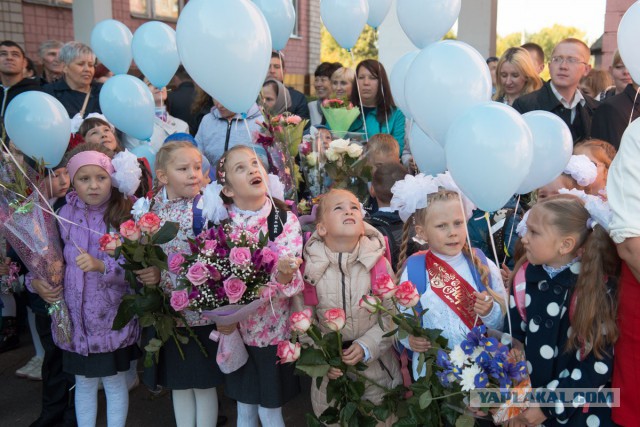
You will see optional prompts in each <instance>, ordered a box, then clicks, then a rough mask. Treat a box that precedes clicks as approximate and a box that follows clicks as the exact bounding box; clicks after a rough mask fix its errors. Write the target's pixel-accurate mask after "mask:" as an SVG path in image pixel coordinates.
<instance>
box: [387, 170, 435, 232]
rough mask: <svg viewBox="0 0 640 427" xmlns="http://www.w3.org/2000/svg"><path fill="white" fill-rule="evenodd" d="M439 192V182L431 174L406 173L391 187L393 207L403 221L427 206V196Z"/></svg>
mask: <svg viewBox="0 0 640 427" xmlns="http://www.w3.org/2000/svg"><path fill="white" fill-rule="evenodd" d="M436 192H438V183H437V182H436V180H435V178H433V177H432V176H431V175H424V174H422V173H421V174H418V175H416V176H413V175H406V176H405V177H404V179H403V180H401V181H398V182H396V183H395V184H393V187H391V193H393V197H392V198H391V208H392V209H393V210H396V211H398V213H399V215H400V219H402V221H403V222H407V220H408V219H409V218H410V217H411V215H413V214H414V213H415V211H417V210H418V209H424V208H426V207H427V196H428V195H429V194H432V193H436Z"/></svg>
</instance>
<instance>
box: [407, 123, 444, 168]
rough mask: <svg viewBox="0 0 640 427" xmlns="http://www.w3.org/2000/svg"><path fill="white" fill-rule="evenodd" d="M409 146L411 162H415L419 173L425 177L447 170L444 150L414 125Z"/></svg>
mask: <svg viewBox="0 0 640 427" xmlns="http://www.w3.org/2000/svg"><path fill="white" fill-rule="evenodd" d="M409 145H410V147H411V154H412V155H413V160H415V162H416V165H417V166H418V170H419V171H420V172H422V173H424V174H426V175H437V174H439V173H443V172H444V171H446V170H447V162H446V160H445V155H444V148H442V146H441V145H440V144H438V143H437V142H436V141H434V140H433V138H431V137H430V136H429V135H427V134H426V133H424V132H423V131H422V129H420V127H419V126H416V125H415V123H414V124H413V126H412V127H411V139H410V140H409Z"/></svg>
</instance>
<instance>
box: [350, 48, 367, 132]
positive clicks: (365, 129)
mask: <svg viewBox="0 0 640 427" xmlns="http://www.w3.org/2000/svg"><path fill="white" fill-rule="evenodd" d="M347 51H348V52H349V53H351V60H352V61H353V63H354V64H355V62H356V58H355V56H354V55H353V51H352V50H351V49H347ZM356 90H357V91H358V99H359V100H360V113H361V114H362V126H363V127H364V139H365V141H368V140H369V132H367V121H366V118H365V116H364V105H362V94H361V93H360V83H359V82H358V75H356Z"/></svg>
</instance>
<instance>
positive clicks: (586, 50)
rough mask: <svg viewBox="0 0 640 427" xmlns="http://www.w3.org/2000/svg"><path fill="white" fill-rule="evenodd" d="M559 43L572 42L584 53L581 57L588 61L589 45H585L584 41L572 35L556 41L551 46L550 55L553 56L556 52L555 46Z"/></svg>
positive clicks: (589, 55) (589, 54)
mask: <svg viewBox="0 0 640 427" xmlns="http://www.w3.org/2000/svg"><path fill="white" fill-rule="evenodd" d="M561 44H572V45H575V46H578V47H579V48H580V50H582V54H583V55H584V56H583V58H582V59H584V61H585V62H589V58H590V57H591V49H589V46H587V44H586V43H585V42H583V41H582V40H580V39H576V38H574V37H569V38H566V39H564V40H562V41H561V42H560V43H558V44H557V45H556V46H555V47H554V48H553V51H552V52H551V56H553V55H554V54H555V53H556V48H557V47H558V46H560V45H561Z"/></svg>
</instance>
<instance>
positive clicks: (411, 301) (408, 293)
mask: <svg viewBox="0 0 640 427" xmlns="http://www.w3.org/2000/svg"><path fill="white" fill-rule="evenodd" d="M396 300H397V301H398V304H400V305H401V306H403V307H406V308H411V307H415V306H416V305H417V304H418V301H420V294H418V290H417V289H416V287H415V286H414V285H413V283H411V282H410V281H408V280H405V281H404V282H402V283H400V285H399V286H398V288H397V291H396Z"/></svg>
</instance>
